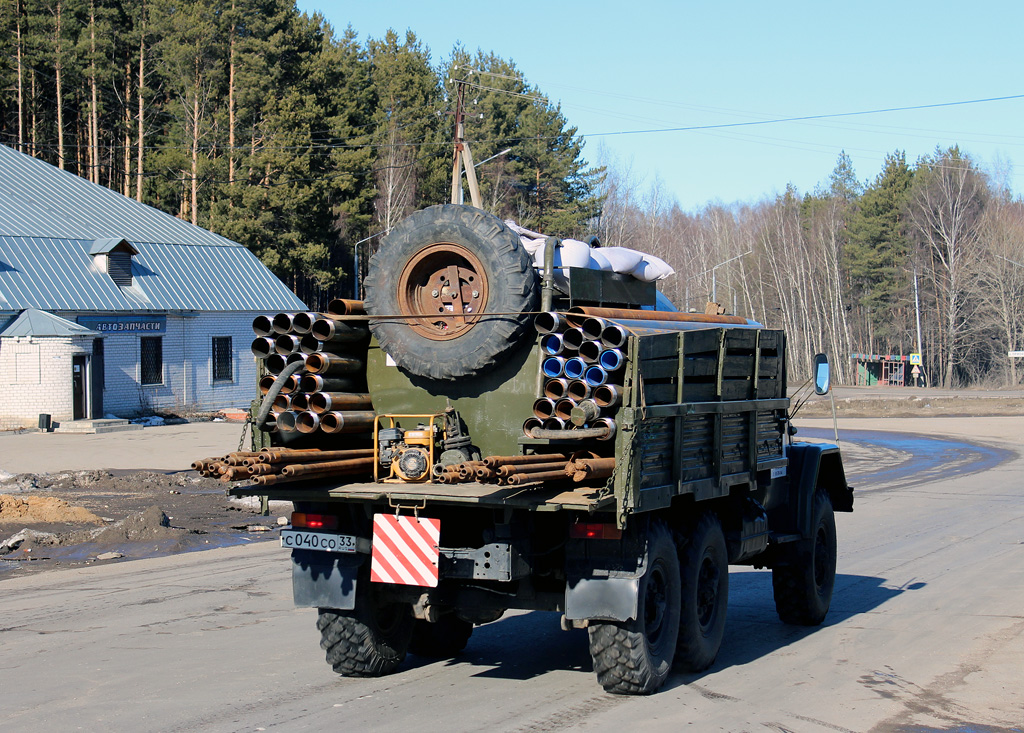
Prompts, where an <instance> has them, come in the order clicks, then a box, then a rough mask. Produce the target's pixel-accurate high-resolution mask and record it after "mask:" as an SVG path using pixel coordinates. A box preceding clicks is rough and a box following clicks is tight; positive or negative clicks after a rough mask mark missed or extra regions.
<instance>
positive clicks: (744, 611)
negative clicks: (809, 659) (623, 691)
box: [669, 570, 927, 686]
mask: <svg viewBox="0 0 1024 733" xmlns="http://www.w3.org/2000/svg"><path fill="white" fill-rule="evenodd" d="M925 585H927V584H926V583H912V584H909V585H907V586H903V587H892V586H891V585H889V584H888V581H887V580H886V579H885V578H878V577H874V576H869V575H845V574H841V573H839V574H836V585H835V591H834V593H833V595H832V606H831V608H830V609H829V613H828V616H827V617H826V618H825V621H824V623H822V624H821V625H820V626H791V625H789V624H784V623H782V622H781V621H780V620H779V617H778V614H777V613H776V612H775V601H774V599H773V597H772V574H771V572H770V571H767V570H761V571H746V572H731V573H730V574H729V616H728V620H727V622H726V627H725V638H724V639H723V640H722V648H721V650H720V651H719V652H718V658H717V659H716V660H715V663H714V665H712V667H711V669H710V670H707V671H706V672H701V673H699V674H685V675H683V674H678V675H673V676H672V677H671V678H670V679H669V686H673V685H680V684H686V683H688V682H692V681H695V680H698V679H700V678H702V677H704V676H706V675H708V674H711V673H713V672H715V671H717V670H721V669H725V668H726V667H732V666H736V665H741V664H747V663H748V662H752V661H754V660H756V659H760V658H761V657H765V656H768V655H769V654H772V653H775V652H777V651H779V650H781V649H783V648H785V647H788V646H790V645H793V644H796V643H798V642H800V641H801V640H803V639H806V638H808V637H810V636H813V635H815V634H828V633H830V632H831V628H832V627H834V626H837V625H840V624H842V623H843V622H845V621H847V620H848V619H850V618H853V617H855V616H859V615H862V614H866V613H871V612H873V611H875V610H876V609H878V608H879V607H880V606H882V605H883V604H885V603H886V602H887V601H889V600H891V599H892V598H895V597H896V596H898V595H900V594H902V593H904V592H906V591H909V590H919V589H921V588H923V587H925Z"/></svg>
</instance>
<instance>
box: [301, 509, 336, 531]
mask: <svg viewBox="0 0 1024 733" xmlns="http://www.w3.org/2000/svg"><path fill="white" fill-rule="evenodd" d="M292 526H293V527H305V528H306V529H337V528H338V518H337V517H336V516H334V515H333V514H307V513H305V512H292Z"/></svg>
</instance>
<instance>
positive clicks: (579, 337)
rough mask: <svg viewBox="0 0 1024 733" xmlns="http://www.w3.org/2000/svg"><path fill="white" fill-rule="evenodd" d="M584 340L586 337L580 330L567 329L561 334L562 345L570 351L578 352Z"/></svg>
mask: <svg viewBox="0 0 1024 733" xmlns="http://www.w3.org/2000/svg"><path fill="white" fill-rule="evenodd" d="M586 340H587V337H586V336H585V335H583V329H581V328H567V329H566V330H565V331H564V332H563V333H562V344H563V345H564V346H565V348H566V349H569V350H571V351H579V350H580V347H581V346H582V345H583V344H584V343H585V342H586Z"/></svg>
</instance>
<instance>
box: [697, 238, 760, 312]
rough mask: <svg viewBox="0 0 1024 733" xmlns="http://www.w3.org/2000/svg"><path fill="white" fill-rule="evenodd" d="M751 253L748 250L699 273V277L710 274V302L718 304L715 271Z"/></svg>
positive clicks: (751, 250)
mask: <svg viewBox="0 0 1024 733" xmlns="http://www.w3.org/2000/svg"><path fill="white" fill-rule="evenodd" d="M753 251H754V250H753V249H748V250H747V251H746V252H744V253H743V254H741V255H736V256H735V257H730V258H729V259H727V260H726V261H725V262H719V263H718V264H717V265H715V266H714V267H712V268H711V269H710V270H704V272H702V273H701V275H704V274H706V273H709V272H710V273H711V301H712V302H713V303H717V302H718V281H717V280H716V278H715V271H716V270H717V269H718V268H719V267H721V266H722V265H728V264H729V263H730V262H732V261H733V260H738V259H739V258H740V257H746V256H747V255H748V254H750V253H751V252H753Z"/></svg>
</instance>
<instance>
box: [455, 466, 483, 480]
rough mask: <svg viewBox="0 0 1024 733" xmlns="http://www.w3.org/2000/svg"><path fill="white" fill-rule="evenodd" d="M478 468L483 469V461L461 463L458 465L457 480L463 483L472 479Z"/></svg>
mask: <svg viewBox="0 0 1024 733" xmlns="http://www.w3.org/2000/svg"><path fill="white" fill-rule="evenodd" d="M478 468H484V462H483V461H463V462H462V463H460V464H459V478H460V479H462V480H463V481H467V480H469V479H471V478H473V477H474V476H475V475H476V469H478Z"/></svg>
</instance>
